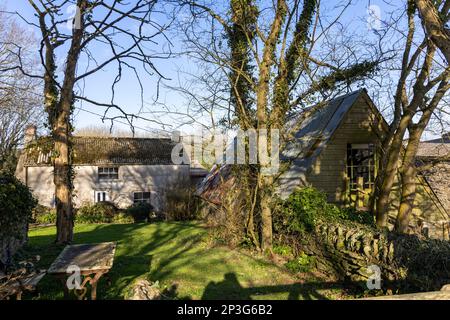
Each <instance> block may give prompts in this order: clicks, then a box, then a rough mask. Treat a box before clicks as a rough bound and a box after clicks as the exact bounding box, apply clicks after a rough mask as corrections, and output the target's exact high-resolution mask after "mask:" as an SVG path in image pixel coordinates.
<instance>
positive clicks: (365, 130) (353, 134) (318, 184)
mask: <svg viewBox="0 0 450 320" xmlns="http://www.w3.org/2000/svg"><path fill="white" fill-rule="evenodd" d="M286 128H289V129H290V130H291V131H292V135H291V138H290V139H289V140H288V141H287V143H286V148H285V150H283V153H282V154H281V155H280V159H281V161H282V162H284V163H285V164H287V170H285V171H283V172H281V173H280V176H279V178H278V179H279V180H278V190H277V193H278V194H279V196H280V197H281V198H283V199H285V198H287V197H288V196H289V195H290V194H291V193H292V192H293V191H294V189H295V188H298V187H302V186H312V187H314V188H316V189H318V190H321V191H323V192H325V193H326V194H327V196H328V201H329V202H331V203H335V204H337V205H339V206H353V207H356V208H358V209H359V210H362V211H364V210H368V207H369V201H370V197H371V195H372V191H373V187H374V182H375V178H376V176H377V168H378V159H379V158H380V156H379V155H380V152H381V148H380V145H381V141H382V139H383V137H384V135H385V134H386V132H387V130H388V125H387V123H386V121H385V120H384V118H383V116H382V115H381V113H380V112H379V111H378V109H377V107H376V106H375V105H374V103H373V102H372V100H371V99H370V97H369V95H368V94H367V91H366V90H365V89H362V90H358V91H355V92H352V93H349V94H346V95H343V96H340V97H337V98H335V99H333V100H331V101H329V102H327V103H325V104H322V105H319V106H316V107H313V108H311V109H309V110H307V111H305V112H303V113H300V114H296V115H293V116H292V117H291V118H290V120H289V122H288V123H287V124H286ZM292 128H294V129H292ZM447 169H448V168H447ZM229 172H230V169H229V167H228V166H222V167H221V168H218V167H215V168H214V170H213V171H212V172H211V173H210V174H209V175H208V176H207V177H206V178H205V180H204V182H203V184H202V185H201V186H200V188H199V189H198V194H199V195H200V196H201V197H203V198H204V199H205V200H207V201H208V202H209V203H215V204H216V205H220V203H221V199H223V195H222V194H221V193H223V192H224V190H228V189H229V188H230V187H229V184H230V183H231V182H230V181H227V178H228V177H229V176H230V175H229ZM223 183H225V186H226V187H225V188H219V186H220V185H222V184H223ZM417 185H418V194H417V199H416V204H415V209H414V212H413V215H414V217H413V218H412V219H411V225H410V229H411V231H414V232H416V231H418V232H422V230H421V229H422V228H424V226H427V228H428V230H426V233H427V234H428V235H429V236H430V237H435V238H448V228H449V222H450V216H449V213H448V207H447V208H445V206H444V205H443V202H444V200H443V199H442V194H438V193H436V192H434V190H433V187H432V185H431V184H430V183H429V182H428V180H427V176H425V175H419V176H418V177H417ZM448 188H449V187H448V185H447V186H446V187H444V189H445V190H446V192H448ZM398 203H399V188H398V184H397V185H396V186H395V187H394V188H393V190H392V193H391V208H392V215H391V218H390V223H391V226H392V225H393V222H394V219H395V216H394V214H395V213H396V210H395V209H396V207H398ZM424 221H425V222H426V221H428V222H430V224H429V225H426V224H424V223H423V222H424ZM431 223H432V224H431ZM431 225H432V227H431Z"/></svg>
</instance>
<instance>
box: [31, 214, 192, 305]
mask: <svg viewBox="0 0 450 320" xmlns="http://www.w3.org/2000/svg"><path fill="white" fill-rule="evenodd" d="M195 228H198V225H196V224H195V223H182V224H181V223H175V222H174V223H155V224H146V223H140V224H99V225H95V226H93V225H89V226H83V225H79V226H76V229H75V235H74V244H78V243H99V242H109V241H114V242H117V249H116V255H115V259H114V264H113V267H112V269H111V270H110V272H109V278H110V280H111V286H107V284H106V281H104V279H101V280H100V281H99V287H98V293H99V299H105V298H106V299H118V298H123V296H124V289H125V288H126V287H127V286H128V285H129V284H130V283H132V282H133V281H134V280H135V279H137V278H138V277H141V276H142V275H144V274H146V273H147V272H149V271H150V267H151V263H152V254H151V253H152V252H153V251H154V250H156V249H158V248H159V247H163V246H164V245H165V244H167V243H168V242H170V241H172V240H174V239H175V238H176V237H178V236H179V234H180V233H183V232H185V233H186V232H189V230H193V229H195ZM77 229H78V230H77ZM85 229H88V230H85ZM54 240H55V235H54V232H50V233H49V234H45V235H39V234H38V235H34V236H32V237H30V241H29V244H28V245H27V246H26V247H25V248H24V252H25V253H26V254H27V255H40V256H41V260H40V263H39V264H38V268H44V269H48V267H49V266H50V265H51V263H52V262H53V261H54V260H55V258H56V257H57V256H58V255H59V253H60V252H61V251H62V249H63V248H64V246H61V245H56V244H55V243H54ZM102 280H103V281H102ZM39 288H40V292H42V293H43V294H42V295H41V298H42V299H62V297H63V294H62V287H61V285H60V283H59V282H58V281H55V279H54V278H53V277H52V276H49V275H47V276H45V277H44V279H43V280H42V281H41V282H40V284H39Z"/></svg>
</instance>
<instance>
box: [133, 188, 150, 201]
mask: <svg viewBox="0 0 450 320" xmlns="http://www.w3.org/2000/svg"><path fill="white" fill-rule="evenodd" d="M136 195H140V197H136ZM146 195H148V198H147V197H146ZM151 200H152V193H151V192H150V191H133V203H134V204H136V203H148V204H151Z"/></svg>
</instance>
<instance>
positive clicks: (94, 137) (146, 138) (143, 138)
mask: <svg viewBox="0 0 450 320" xmlns="http://www.w3.org/2000/svg"><path fill="white" fill-rule="evenodd" d="M72 138H89V139H135V140H138V139H140V140H172V139H171V138H163V137H158V138H156V137H155V138H149V137H105V136H77V135H73V136H72Z"/></svg>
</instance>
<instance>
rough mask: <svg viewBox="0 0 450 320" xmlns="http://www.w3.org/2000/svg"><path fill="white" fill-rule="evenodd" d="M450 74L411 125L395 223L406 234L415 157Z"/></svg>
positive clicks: (414, 177) (413, 197)
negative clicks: (416, 121) (415, 122)
mask: <svg viewBox="0 0 450 320" xmlns="http://www.w3.org/2000/svg"><path fill="white" fill-rule="evenodd" d="M448 77H449V73H448V72H447V73H445V74H444V78H443V80H442V82H441V83H440V84H439V87H438V90H437V91H436V94H435V95H434V97H433V98H432V99H431V102H430V103H429V105H428V106H427V107H426V108H424V109H422V110H423V113H422V116H421V117H420V120H419V122H418V123H417V124H416V125H410V130H409V134H410V137H409V140H408V145H407V146H406V151H405V156H404V158H403V164H402V169H401V172H402V196H401V203H400V207H399V211H398V215H397V221H396V223H395V229H396V231H398V232H400V233H406V232H407V231H408V225H409V220H410V217H411V214H412V211H413V209H414V200H415V198H416V176H417V169H416V164H415V161H414V159H415V157H416V154H417V149H418V148H419V143H420V138H421V136H422V134H423V132H424V130H425V128H426V127H427V125H428V123H429V122H430V118H431V116H432V115H433V112H434V110H435V109H436V107H437V106H438V105H439V103H440V101H441V100H442V98H443V97H444V95H445V93H446V92H447V90H448Z"/></svg>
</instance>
